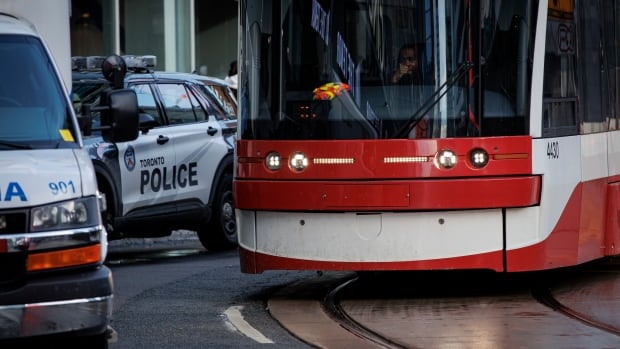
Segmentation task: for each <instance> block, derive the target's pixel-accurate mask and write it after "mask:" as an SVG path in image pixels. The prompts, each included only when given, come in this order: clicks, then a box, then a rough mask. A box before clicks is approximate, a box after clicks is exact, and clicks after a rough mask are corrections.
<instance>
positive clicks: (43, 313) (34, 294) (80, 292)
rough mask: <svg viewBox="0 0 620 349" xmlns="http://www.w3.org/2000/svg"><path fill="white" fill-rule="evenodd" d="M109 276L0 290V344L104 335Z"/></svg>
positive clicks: (97, 273) (85, 275)
mask: <svg viewBox="0 0 620 349" xmlns="http://www.w3.org/2000/svg"><path fill="white" fill-rule="evenodd" d="M112 291H113V284H112V273H111V271H110V269H108V268H107V267H105V266H101V267H99V268H98V269H96V270H94V271H86V272H82V273H77V274H76V273H73V274H71V275H63V276H55V277H48V278H42V279H35V280H30V281H28V283H27V284H26V285H24V286H23V287H20V288H18V289H15V290H10V291H8V292H4V291H3V290H2V289H1V288H0V340H4V339H18V338H26V337H34V336H42V335H55V334H62V333H70V332H79V333H80V334H99V333H104V332H105V331H106V329H107V326H108V325H109V322H110V319H111V316H112V298H113V293H112Z"/></svg>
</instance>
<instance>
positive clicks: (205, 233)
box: [197, 173, 237, 251]
mask: <svg viewBox="0 0 620 349" xmlns="http://www.w3.org/2000/svg"><path fill="white" fill-rule="evenodd" d="M212 207H213V214H212V216H211V220H210V221H209V223H207V225H206V226H205V227H203V228H201V229H199V230H198V232H197V233H198V238H199V239H200V242H201V243H202V245H203V246H204V247H205V248H206V249H207V250H209V251H224V250H230V249H233V248H235V247H237V226H236V220H235V210H234V206H233V192H232V174H230V173H224V174H223V175H222V177H221V178H220V181H219V183H218V186H217V192H216V193H215V198H214V200H213V205H212Z"/></svg>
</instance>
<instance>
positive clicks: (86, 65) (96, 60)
mask: <svg viewBox="0 0 620 349" xmlns="http://www.w3.org/2000/svg"><path fill="white" fill-rule="evenodd" d="M122 57H123V60H125V64H126V65H127V69H132V70H147V69H155V66H156V65H157V57H156V56H154V55H144V56H135V55H126V56H122ZM104 60H105V57H104V56H86V57H85V56H74V57H71V69H72V70H76V71H79V70H99V69H101V65H102V64H103V61H104Z"/></svg>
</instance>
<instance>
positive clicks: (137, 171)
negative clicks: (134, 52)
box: [118, 83, 176, 215]
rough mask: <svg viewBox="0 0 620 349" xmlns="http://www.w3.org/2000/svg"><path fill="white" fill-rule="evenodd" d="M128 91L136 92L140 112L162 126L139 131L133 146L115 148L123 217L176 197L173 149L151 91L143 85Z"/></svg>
mask: <svg viewBox="0 0 620 349" xmlns="http://www.w3.org/2000/svg"><path fill="white" fill-rule="evenodd" d="M129 87H130V88H132V89H133V90H135V91H136V95H137V97H138V107H139V108H140V112H141V113H145V114H149V115H151V116H152V117H153V118H154V119H155V121H157V122H158V123H159V125H161V126H156V127H154V128H152V129H150V130H148V131H146V132H144V131H141V132H140V135H139V136H138V138H137V139H136V140H135V141H133V142H127V143H123V144H118V147H119V159H120V162H121V163H120V172H121V183H122V202H123V215H125V214H126V213H127V212H129V211H131V210H134V209H137V208H145V207H147V206H153V205H158V204H162V203H166V202H169V201H171V200H173V198H174V196H175V194H176V190H175V185H174V181H173V178H174V177H175V173H174V171H175V170H174V164H175V162H176V159H175V152H174V145H173V143H172V141H171V138H170V136H169V134H168V128H167V127H166V126H165V122H164V118H163V115H161V112H160V111H159V110H158V108H157V103H156V99H155V97H154V94H153V90H152V89H151V87H150V85H149V84H146V83H144V84H135V85H130V86H129Z"/></svg>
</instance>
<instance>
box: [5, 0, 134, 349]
mask: <svg viewBox="0 0 620 349" xmlns="http://www.w3.org/2000/svg"><path fill="white" fill-rule="evenodd" d="M69 5H70V4H69V0H62V1H60V0H54V1H47V0H2V1H0V348H4V347H7V346H10V345H11V344H13V343H14V342H20V341H23V340H26V339H28V340H32V339H33V338H35V339H37V338H38V339H40V340H45V341H48V340H58V339H59V338H60V340H62V341H63V342H62V343H65V342H66V343H74V342H77V343H78V345H79V346H81V347H87V348H107V346H108V344H107V333H108V332H109V322H110V317H111V313H112V299H113V283H112V275H111V272H110V270H109V269H108V268H107V267H105V266H104V265H103V261H104V259H105V257H106V252H107V238H106V231H105V229H104V227H103V225H102V223H101V215H100V213H101V210H102V209H103V207H102V206H103V202H102V201H101V200H100V196H99V195H98V191H97V182H96V179H95V172H94V169H93V164H92V161H91V160H90V158H89V156H88V153H87V151H86V150H85V148H84V146H83V143H82V137H81V133H80V129H79V125H78V119H77V118H76V116H75V114H74V111H73V107H72V104H71V101H70V99H69V91H70V88H71V66H70V41H69V40H70V36H69V16H70V12H69V9H70V7H69ZM56 63H58V65H57V64H56ZM103 97H104V98H103V99H104V101H105V103H104V107H103V109H104V111H103V113H104V114H105V115H106V123H105V124H104V125H103V128H104V129H105V131H104V135H105V137H107V138H108V139H109V140H110V141H128V140H131V139H135V137H137V135H138V126H137V125H138V109H137V99H136V95H135V92H133V91H130V90H115V91H107V92H106V94H105V95H104V96H103ZM7 343H9V344H7ZM47 343H49V342H47ZM80 343H81V344H80ZM71 345H73V344H71Z"/></svg>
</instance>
